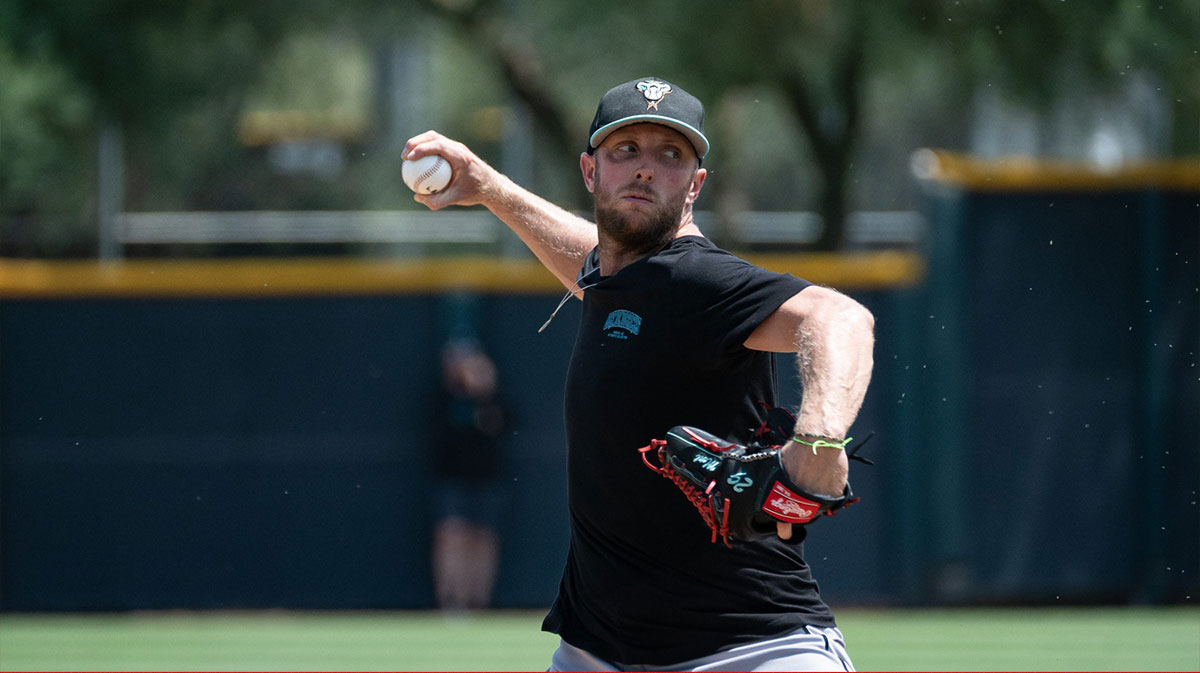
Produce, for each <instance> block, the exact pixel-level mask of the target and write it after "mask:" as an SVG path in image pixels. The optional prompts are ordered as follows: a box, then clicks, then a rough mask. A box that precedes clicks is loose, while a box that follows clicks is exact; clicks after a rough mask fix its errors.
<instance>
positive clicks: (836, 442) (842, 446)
mask: <svg viewBox="0 0 1200 673" xmlns="http://www.w3.org/2000/svg"><path fill="white" fill-rule="evenodd" d="M805 436H806V437H814V438H815V439H813V440H812V441H811V442H806V441H804V440H803V439H800V435H793V436H792V441H793V442H796V443H797V444H803V445H805V446H811V447H812V452H813V455H814V456H815V455H817V449H818V448H821V447H824V448H828V449H839V450H841V451H845V450H846V445H848V444H849V443H850V442H851V440H853V439H854V438H853V437H847V438H845V439H834V438H833V437H825V436H823V435H805Z"/></svg>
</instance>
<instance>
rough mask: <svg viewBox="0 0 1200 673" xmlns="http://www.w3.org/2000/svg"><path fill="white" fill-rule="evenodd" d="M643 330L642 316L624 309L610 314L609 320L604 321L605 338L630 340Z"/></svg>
mask: <svg viewBox="0 0 1200 673" xmlns="http://www.w3.org/2000/svg"><path fill="white" fill-rule="evenodd" d="M641 329H642V316H640V315H638V314H636V313H634V312H633V311H626V310H625V309H623V308H622V309H617V310H615V311H613V312H612V313H609V314H608V319H607V320H605V321H604V334H605V336H609V337H612V338H614V339H628V338H629V337H631V336H637V333H638V332H639V331H641Z"/></svg>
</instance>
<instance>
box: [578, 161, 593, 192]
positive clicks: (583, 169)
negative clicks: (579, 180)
mask: <svg viewBox="0 0 1200 673" xmlns="http://www.w3.org/2000/svg"><path fill="white" fill-rule="evenodd" d="M579 172H580V173H583V184H584V186H586V187H587V190H588V191H589V192H595V191H596V157H594V156H592V155H591V154H588V153H587V152H582V153H580V155H579Z"/></svg>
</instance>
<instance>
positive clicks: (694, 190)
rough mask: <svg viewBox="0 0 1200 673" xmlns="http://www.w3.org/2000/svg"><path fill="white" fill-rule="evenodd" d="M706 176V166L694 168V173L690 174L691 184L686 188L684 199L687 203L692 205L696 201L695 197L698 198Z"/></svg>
mask: <svg viewBox="0 0 1200 673" xmlns="http://www.w3.org/2000/svg"><path fill="white" fill-rule="evenodd" d="M707 177H708V169H707V168H698V169H696V173H695V175H693V176H692V186H691V188H690V189H688V195H687V200H686V201H685V203H686V204H687V205H689V206H690V205H692V204H693V203H695V202H696V199H698V198H700V190H701V189H703V188H704V180H705V178H707Z"/></svg>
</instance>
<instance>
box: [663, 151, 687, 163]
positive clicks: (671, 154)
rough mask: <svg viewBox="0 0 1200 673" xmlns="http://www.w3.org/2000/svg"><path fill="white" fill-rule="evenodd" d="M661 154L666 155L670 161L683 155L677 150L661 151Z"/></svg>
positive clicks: (676, 159) (677, 159)
mask: <svg viewBox="0 0 1200 673" xmlns="http://www.w3.org/2000/svg"><path fill="white" fill-rule="evenodd" d="M663 154H664V155H666V157H667V158H668V159H670V160H671V161H679V159H680V158H681V157H682V156H683V154H682V153H681V152H680V151H679V150H667V151H665V152H663Z"/></svg>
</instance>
